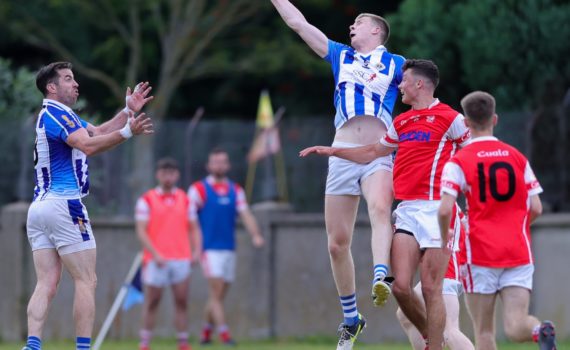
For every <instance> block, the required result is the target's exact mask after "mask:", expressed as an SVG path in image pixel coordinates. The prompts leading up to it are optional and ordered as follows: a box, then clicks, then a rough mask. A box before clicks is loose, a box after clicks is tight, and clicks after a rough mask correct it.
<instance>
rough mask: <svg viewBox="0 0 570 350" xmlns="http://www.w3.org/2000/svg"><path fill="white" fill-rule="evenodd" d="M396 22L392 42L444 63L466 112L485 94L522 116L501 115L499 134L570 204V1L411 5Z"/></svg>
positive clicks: (445, 88) (447, 90)
mask: <svg viewBox="0 0 570 350" xmlns="http://www.w3.org/2000/svg"><path fill="white" fill-rule="evenodd" d="M389 19H390V21H391V24H392V28H393V29H394V31H393V33H394V35H393V37H392V40H391V42H392V44H394V45H396V46H397V47H398V48H399V49H400V50H401V52H403V53H404V54H405V55H406V56H408V57H421V58H429V59H433V60H434V61H435V62H436V63H437V64H438V66H439V67H440V73H441V77H442V79H441V80H442V82H441V85H440V87H439V89H438V93H439V95H440V96H441V97H442V98H443V99H444V100H445V101H446V102H448V103H451V104H453V105H455V106H457V107H458V105H459V100H460V98H461V97H462V96H464V95H465V94H466V93H467V92H469V91H473V90H485V91H489V92H490V93H492V94H493V95H494V96H495V97H496V98H497V107H498V110H499V111H500V112H501V111H511V112H516V113H499V115H500V116H501V122H500V123H499V128H498V129H497V132H498V133H499V136H500V137H502V138H505V139H507V140H509V142H513V143H514V144H515V145H517V146H518V147H520V148H521V149H522V150H523V151H524V152H525V153H526V155H527V157H528V158H529V159H531V160H532V162H533V164H534V166H535V171H537V175H538V177H539V178H541V179H542V184H543V187H545V189H546V193H547V194H546V196H549V200H550V202H551V203H553V207H558V208H559V207H562V206H563V205H566V204H565V203H566V202H567V201H566V198H568V197H569V196H570V192H569V191H568V190H565V191H560V190H559V188H564V189H567V188H568V186H567V184H568V181H569V180H568V177H567V176H566V174H567V173H568V171H569V170H570V167H569V166H568V164H567V161H566V154H567V153H568V151H570V150H569V149H568V146H569V144H568V143H567V142H566V141H565V140H566V139H567V137H568V134H569V131H570V130H569V129H568V123H566V118H567V117H568V108H567V106H564V105H563V103H562V101H563V100H564V96H565V95H566V96H568V94H569V93H570V65H569V64H568V63H567V57H568V56H569V55H570V46H569V45H568V44H567V42H568V38H569V37H570V26H568V23H569V22H570V3H568V2H567V1H558V0H505V1H495V0H479V1H467V0H460V1H451V0H443V1H440V0H406V1H405V2H404V3H403V4H402V6H401V7H400V10H399V11H398V12H397V13H396V14H394V15H393V16H391V17H390V18H389ZM506 125H508V127H505V126H506ZM537 126H540V127H537ZM545 154H549V155H550V156H544V155H545ZM533 156H536V157H533ZM553 170H555V171H553Z"/></svg>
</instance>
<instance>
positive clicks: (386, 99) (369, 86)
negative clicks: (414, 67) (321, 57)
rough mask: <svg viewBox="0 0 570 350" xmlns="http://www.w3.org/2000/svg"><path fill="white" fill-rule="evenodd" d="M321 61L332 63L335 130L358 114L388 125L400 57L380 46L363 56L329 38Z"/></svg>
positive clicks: (399, 77)
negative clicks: (326, 49)
mask: <svg viewBox="0 0 570 350" xmlns="http://www.w3.org/2000/svg"><path fill="white" fill-rule="evenodd" d="M325 60H326V61H327V62H329V63H330V64H331V66H332V70H333V74H334V80H335V85H336V88H335V93H334V106H335V108H336V116H335V120H334V125H335V127H336V128H337V129H339V128H340V127H341V126H343V125H344V123H346V122H347V121H348V120H349V119H350V118H353V117H355V116H360V115H371V116H375V117H377V118H378V119H380V120H382V122H384V124H385V125H386V127H387V128H388V127H390V124H391V123H392V110H393V109H394V104H395V103H396V98H397V97H398V85H399V84H400V82H401V81H402V76H403V73H402V66H403V65H404V62H405V59H404V57H402V56H400V55H395V54H392V53H389V52H388V51H387V50H386V48H385V47H384V46H383V45H380V46H378V47H377V48H376V49H374V51H372V52H371V53H369V54H368V55H366V56H365V55H363V54H361V53H359V52H357V51H356V50H355V49H354V48H352V47H350V46H347V45H344V44H340V43H337V42H335V41H332V40H329V52H328V54H327V56H326V57H325Z"/></svg>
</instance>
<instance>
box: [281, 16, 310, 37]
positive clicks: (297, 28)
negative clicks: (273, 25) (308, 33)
mask: <svg viewBox="0 0 570 350" xmlns="http://www.w3.org/2000/svg"><path fill="white" fill-rule="evenodd" d="M285 23H287V25H288V26H289V28H291V29H292V30H293V31H294V32H295V33H297V34H299V35H300V34H301V32H302V30H303V28H304V24H305V23H306V21H303V20H301V19H298V18H289V19H286V20H285Z"/></svg>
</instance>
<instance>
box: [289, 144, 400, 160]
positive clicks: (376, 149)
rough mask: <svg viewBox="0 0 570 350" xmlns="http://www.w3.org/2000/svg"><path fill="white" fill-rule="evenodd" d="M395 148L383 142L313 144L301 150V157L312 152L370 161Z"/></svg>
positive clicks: (385, 154) (387, 153)
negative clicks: (363, 144)
mask: <svg viewBox="0 0 570 350" xmlns="http://www.w3.org/2000/svg"><path fill="white" fill-rule="evenodd" d="M394 150H395V148H392V147H388V146H385V145H383V144H381V143H372V144H370V145H366V146H360V147H353V148H337V147H327V146H313V147H309V148H305V149H304V150H302V151H301V152H299V156H300V157H306V156H308V155H309V154H311V153H314V154H318V155H321V156H327V157H332V156H334V157H338V158H343V159H346V160H350V161H353V162H356V163H362V164H366V163H370V162H372V161H373V160H374V159H376V158H378V157H384V156H387V155H389V154H390V153H392V152H394Z"/></svg>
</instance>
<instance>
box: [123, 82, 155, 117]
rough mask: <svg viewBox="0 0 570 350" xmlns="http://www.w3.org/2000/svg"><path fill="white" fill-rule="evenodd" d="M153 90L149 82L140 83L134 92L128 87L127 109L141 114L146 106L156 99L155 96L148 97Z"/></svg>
mask: <svg viewBox="0 0 570 350" xmlns="http://www.w3.org/2000/svg"><path fill="white" fill-rule="evenodd" d="M151 90H152V86H150V84H149V83H148V81H145V82H144V83H138V84H137V85H136V86H135V89H134V90H133V91H132V92H131V88H130V87H127V95H126V97H125V100H126V102H127V107H128V108H129V109H130V110H132V111H134V112H135V113H138V112H140V111H141V109H142V108H143V107H144V105H145V104H147V102H148V101H150V100H152V99H153V98H154V96H148V94H149V93H150V91H151ZM147 96H148V97H147Z"/></svg>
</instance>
